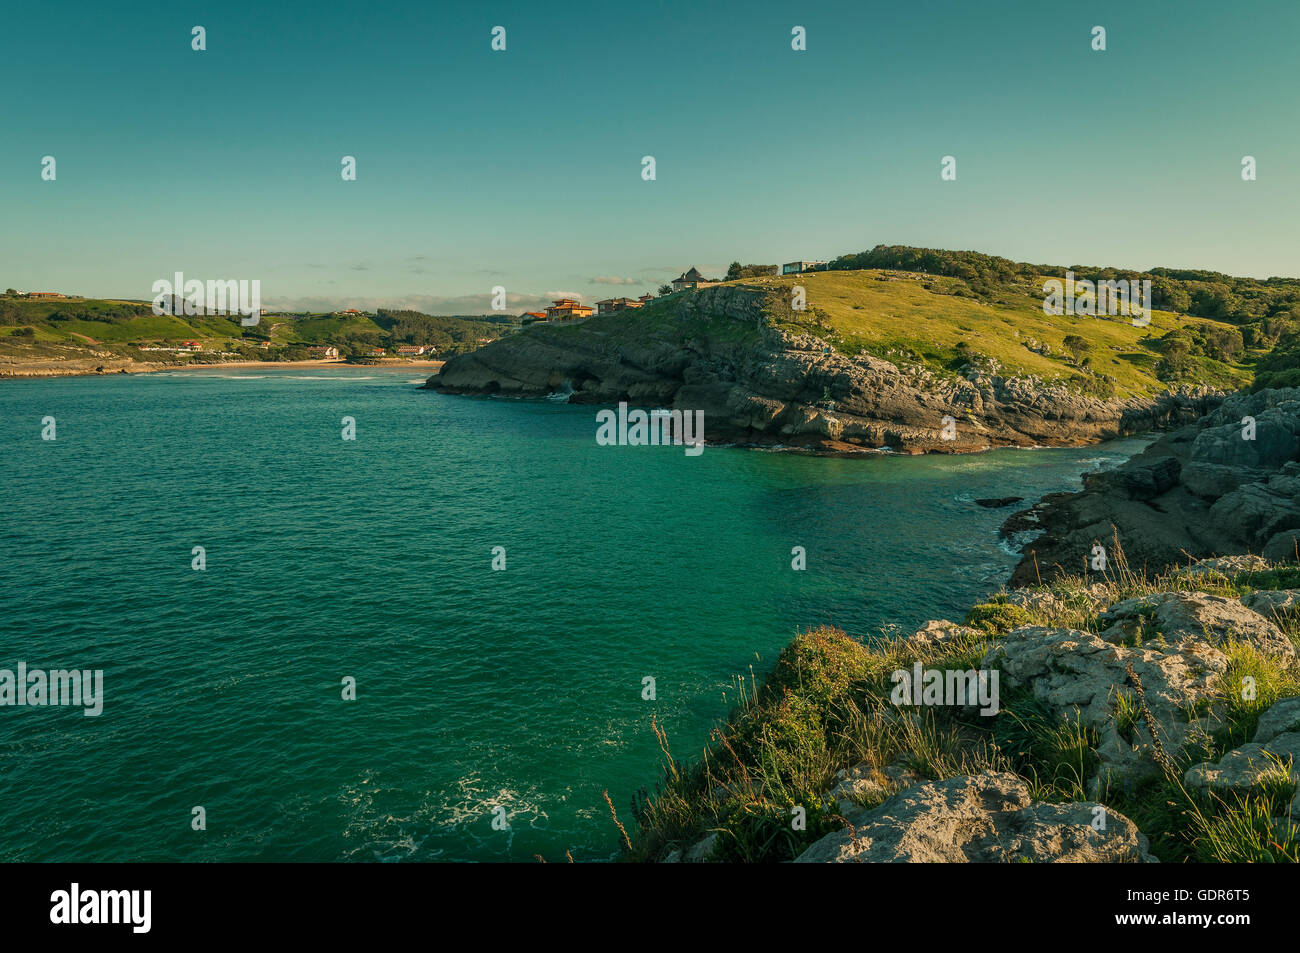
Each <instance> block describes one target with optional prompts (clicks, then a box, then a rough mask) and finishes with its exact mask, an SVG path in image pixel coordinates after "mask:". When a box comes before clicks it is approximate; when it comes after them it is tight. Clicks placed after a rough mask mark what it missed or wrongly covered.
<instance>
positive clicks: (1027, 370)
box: [735, 269, 1265, 397]
mask: <svg viewBox="0 0 1300 953" xmlns="http://www.w3.org/2000/svg"><path fill="white" fill-rule="evenodd" d="M1049 277H1051V276H1049ZM735 284H738V285H747V286H757V287H762V288H765V289H768V290H769V291H771V292H774V293H776V294H777V295H779V296H780V297H781V298H784V299H785V300H789V298H790V296H791V289H792V288H793V287H794V286H795V285H802V286H803V287H804V288H805V289H806V295H807V305H808V309H807V310H806V311H804V312H802V313H800V312H795V311H788V312H785V313H784V314H782V315H781V320H780V323H782V324H785V325H787V326H789V327H791V328H792V329H798V330H803V331H807V332H809V333H815V334H818V335H819V336H821V337H825V338H827V339H828V340H829V341H830V342H831V343H832V344H833V346H834V347H835V348H836V349H837V350H839V351H841V352H844V353H848V354H855V353H860V352H866V353H869V354H872V355H875V356H876V357H880V358H883V359H885V360H888V361H892V362H895V363H897V362H899V361H900V360H901V361H906V362H910V363H915V364H920V365H922V366H925V367H927V368H929V369H930V370H933V371H938V372H941V373H943V372H948V373H955V372H957V371H959V370H960V369H961V368H962V367H963V366H964V365H966V364H968V363H970V362H971V361H972V358H985V359H991V360H992V361H996V362H997V364H998V365H999V367H1000V369H999V371H998V373H1000V374H1002V375H1004V376H1010V375H1012V374H1017V375H1035V376H1037V377H1039V378H1041V379H1043V380H1047V381H1063V382H1070V381H1073V380H1074V379H1075V378H1080V377H1082V378H1085V379H1090V378H1101V379H1104V378H1110V379H1112V383H1113V387H1114V391H1115V394H1116V396H1119V397H1127V396H1133V395H1145V394H1150V393H1152V392H1154V391H1158V390H1161V389H1163V387H1164V386H1165V385H1166V383H1168V380H1165V381H1162V380H1161V379H1160V377H1161V376H1162V375H1160V374H1158V369H1160V368H1161V362H1162V361H1163V360H1164V359H1165V357H1166V352H1167V350H1168V345H1167V344H1166V343H1165V342H1166V339H1167V337H1168V336H1169V335H1171V334H1172V335H1173V336H1174V338H1175V339H1182V338H1184V337H1185V338H1188V339H1190V340H1192V341H1198V340H1203V339H1205V338H1206V336H1207V332H1211V331H1224V332H1231V331H1232V330H1233V326H1232V325H1231V324H1228V323H1227V322H1222V321H1215V320H1211V319H1207V318H1193V317H1185V316H1180V315H1178V314H1174V313H1171V312H1168V311H1155V310H1153V311H1152V313H1151V323H1150V324H1149V325H1147V326H1146V327H1135V326H1134V325H1133V323H1132V320H1131V319H1130V318H1129V317H1126V316H1120V315H1117V316H1102V317H1093V316H1088V315H1068V314H1067V315H1048V314H1044V313H1043V296H1044V293H1043V290H1042V277H1041V276H1040V277H1038V278H1036V279H1035V280H1033V281H1027V282H1023V283H1021V284H1019V285H1018V286H1017V287H1014V288H1006V289H1004V293H1003V294H1002V295H1001V296H1000V300H997V301H994V302H985V301H982V300H979V299H977V298H974V297H968V296H965V295H963V294H961V292H962V291H964V290H965V285H964V282H963V281H962V280H961V279H957V278H949V277H942V276H935V275H928V274H921V273H917V272H901V271H891V270H883V269H864V270H856V271H847V270H846V271H822V272H811V273H807V274H802V275H788V276H785V277H781V278H763V279H747V280H742V281H738V282H735ZM782 310H784V309H782ZM1067 337H1073V338H1080V339H1082V341H1083V342H1085V344H1083V345H1080V344H1079V343H1078V342H1075V350H1072V349H1071V348H1070V347H1068V346H1067V344H1066V338H1067ZM1262 353H1265V350H1264V349H1255V350H1254V351H1253V352H1252V351H1249V350H1247V349H1245V348H1242V349H1241V350H1240V351H1239V352H1238V353H1236V354H1233V355H1231V359H1229V360H1222V359H1219V357H1224V356H1228V355H1227V354H1224V353H1222V352H1220V353H1219V355H1218V356H1210V355H1209V354H1205V353H1201V354H1195V355H1193V356H1192V357H1191V358H1190V359H1189V360H1190V361H1191V365H1190V366H1188V367H1186V368H1182V369H1181V370H1180V374H1179V375H1178V376H1181V377H1184V378H1188V379H1192V378H1194V379H1195V380H1196V381H1197V382H1199V383H1204V384H1211V385H1214V386H1218V387H1225V388H1232V387H1240V386H1243V385H1245V384H1247V383H1249V381H1250V377H1251V374H1250V366H1249V365H1250V363H1251V362H1252V361H1253V360H1254V359H1255V358H1257V357H1258V356H1259V355H1260V354H1262ZM1172 371H1173V369H1172V368H1170V367H1168V366H1166V367H1165V368H1164V372H1165V373H1164V374H1163V376H1165V377H1166V378H1170V377H1173V376H1174V375H1173V374H1172ZM1075 382H1076V383H1078V382H1077V381H1075Z"/></svg>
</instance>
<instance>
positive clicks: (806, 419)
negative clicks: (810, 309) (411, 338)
mask: <svg viewBox="0 0 1300 953" xmlns="http://www.w3.org/2000/svg"><path fill="white" fill-rule="evenodd" d="M766 294H767V292H765V291H764V290H763V289H761V288H753V287H744V286H739V285H726V286H717V287H712V288H706V289H702V290H699V291H694V292H690V293H687V294H683V295H682V296H681V297H680V298H677V299H673V300H671V301H666V302H663V303H656V304H655V305H654V306H652V309H648V312H652V313H646V314H638V313H627V312H620V313H619V315H617V316H616V317H614V318H612V319H604V318H601V317H597V318H593V319H591V320H589V321H588V322H587V323H585V324H580V325H573V326H556V325H548V324H544V323H543V324H535V325H532V326H530V327H528V328H525V329H523V330H522V331H520V332H519V333H517V334H512V335H509V336H507V337H504V338H502V339H501V340H499V341H496V342H494V343H492V344H489V345H488V346H486V347H483V348H479V349H478V350H476V351H473V352H470V353H468V354H463V355H459V356H457V357H453V358H451V359H450V360H448V361H447V363H446V364H445V365H444V366H443V368H442V370H441V371H440V372H439V373H438V374H437V375H436V376H434V377H431V378H430V379H429V381H428V383H427V384H426V386H427V387H428V388H430V389H434V390H439V391H443V392H445V393H453V394H495V395H501V396H514V397H545V396H550V395H556V394H562V395H567V400H568V401H569V402H570V403H582V404H606V405H612V404H617V403H619V402H620V401H626V402H628V403H629V404H631V405H640V406H643V407H663V408H670V409H677V410H683V411H686V410H700V411H703V412H704V417H705V440H706V441H707V442H709V443H739V444H753V445H765V446H791V447H810V448H815V449H821V450H831V451H837V450H838V451H853V450H862V449H868V448H888V449H890V450H894V451H900V452H907V453H921V452H929V451H937V452H970V451H976V450H984V449H988V448H990V447H997V446H1034V445H1040V446H1078V445H1083V444H1088V443H1092V442H1095V441H1098V440H1104V439H1108V438H1111V437H1116V436H1120V435H1123V434H1129V433H1137V432H1143V431H1146V430H1149V429H1151V428H1152V427H1159V426H1168V425H1172V424H1177V423H1184V422H1190V421H1191V420H1194V419H1196V417H1197V416H1199V415H1200V414H1203V413H1205V412H1206V411H1207V410H1209V408H1210V407H1211V406H1213V404H1214V403H1215V402H1216V398H1215V397H1213V396H1212V395H1211V394H1210V393H1209V392H1208V391H1206V390H1204V389H1202V390H1191V391H1187V392H1182V393H1179V394H1166V395H1163V396H1161V397H1158V398H1153V399H1130V400H1100V399H1097V398H1094V397H1088V396H1085V395H1083V394H1080V393H1079V392H1077V391H1074V390H1071V389H1069V388H1067V387H1064V386H1061V385H1057V384H1049V383H1046V382H1044V381H1042V380H1039V379H1037V378H1029V377H1015V376H1003V375H1000V374H998V372H997V371H998V369H997V368H996V367H993V366H983V367H975V366H968V368H967V370H966V372H965V373H964V374H963V375H961V376H939V375H936V374H934V373H932V372H930V371H928V370H926V369H924V368H921V367H914V366H909V365H899V364H894V363H891V362H889V361H886V360H882V359H880V358H878V357H874V356H871V355H869V354H865V353H864V354H858V355H856V356H851V355H847V354H843V353H840V352H838V351H836V350H835V349H834V348H832V347H831V346H830V345H829V343H828V342H827V341H826V340H824V339H823V338H821V337H818V336H816V335H814V334H810V333H797V332H793V331H790V330H788V329H785V328H782V327H780V326H778V325H779V322H773V321H772V320H771V315H770V314H769V306H768V304H767V300H766ZM945 417H951V418H952V420H953V421H955V423H954V424H953V425H952V426H953V427H954V428H955V430H950V431H949V434H950V436H951V439H946V438H945V436H944V423H943V419H944V418H945Z"/></svg>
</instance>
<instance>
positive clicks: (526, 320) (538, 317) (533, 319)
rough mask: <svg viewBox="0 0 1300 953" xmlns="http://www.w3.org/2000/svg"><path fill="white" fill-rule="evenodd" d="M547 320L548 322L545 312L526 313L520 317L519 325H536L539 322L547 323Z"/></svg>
mask: <svg viewBox="0 0 1300 953" xmlns="http://www.w3.org/2000/svg"><path fill="white" fill-rule="evenodd" d="M545 320H546V312H545V311H525V312H524V313H523V314H521V315H520V316H519V323H520V324H521V325H524V324H536V323H537V322H538V321H545Z"/></svg>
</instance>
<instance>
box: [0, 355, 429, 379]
mask: <svg viewBox="0 0 1300 953" xmlns="http://www.w3.org/2000/svg"><path fill="white" fill-rule="evenodd" d="M74 363H75V364H76V365H78V366H75V367H68V366H62V367H61V366H58V365H60V364H74ZM443 363H444V362H442V361H400V360H399V361H385V362H384V363H381V364H349V363H347V362H346V361H222V362H220V363H216V364H197V363H194V362H185V363H177V364H153V363H136V362H133V361H132V362H116V363H113V362H107V363H102V364H95V363H94V361H93V360H91V359H87V360H86V361H84V362H83V361H81V360H75V361H67V362H63V361H57V362H56V361H51V362H44V363H38V362H33V363H31V364H0V380H30V379H39V378H48V377H106V376H109V375H111V374H154V373H157V372H159V371H194V370H222V369H231V368H235V369H249V368H268V369H269V368H302V367H311V368H365V369H368V370H380V371H383V370H393V371H397V370H432V371H437V370H439V369H441V367H442V365H443ZM46 364H48V365H51V366H45V365H46ZM89 364H94V366H93V367H91V366H84V365H89ZM99 368H102V370H100V369H99Z"/></svg>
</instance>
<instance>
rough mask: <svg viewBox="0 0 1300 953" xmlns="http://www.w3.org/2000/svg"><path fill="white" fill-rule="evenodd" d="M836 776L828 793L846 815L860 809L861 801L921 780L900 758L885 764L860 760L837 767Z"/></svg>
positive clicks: (906, 786)
mask: <svg viewBox="0 0 1300 953" xmlns="http://www.w3.org/2000/svg"><path fill="white" fill-rule="evenodd" d="M835 777H836V779H837V783H836V785H835V787H833V788H831V790H830V795H829V796H830V798H831V800H833V801H834V802H835V803H836V805H837V806H838V807H839V810H840V813H841V814H845V815H847V814H850V813H852V812H854V811H859V810H861V809H862V808H861V804H862V802H864V801H868V802H879V801H882V800H884V799H885V798H887V797H889V796H890V795H891V794H894V793H896V792H898V791H902V790H905V789H906V788H910V787H912V786H913V785H915V784H919V783H920V782H921V776H920V775H919V774H917V773H916V772H915V771H913V770H912V769H911V768H909V767H908V766H907V764H906V763H905V762H903V761H901V760H900V761H895V762H894V763H893V764H889V765H886V766H885V767H884V768H877V767H874V766H873V765H869V764H859V765H856V766H855V767H852V768H849V769H847V770H842V771H837V772H836V773H835Z"/></svg>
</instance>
